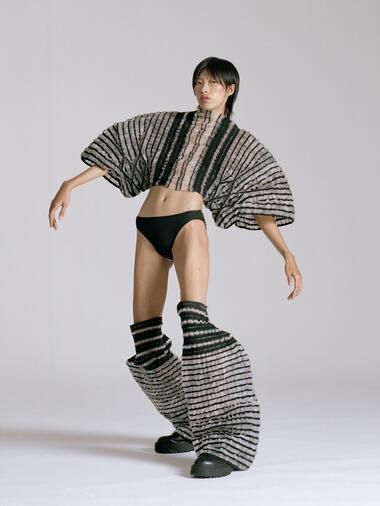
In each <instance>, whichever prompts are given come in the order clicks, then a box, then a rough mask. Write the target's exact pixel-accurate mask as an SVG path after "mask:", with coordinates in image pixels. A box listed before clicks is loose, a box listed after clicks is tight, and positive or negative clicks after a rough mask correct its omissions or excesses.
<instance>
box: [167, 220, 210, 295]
mask: <svg viewBox="0 0 380 506" xmlns="http://www.w3.org/2000/svg"><path fill="white" fill-rule="evenodd" d="M172 251H173V258H174V267H175V270H176V274H177V278H178V282H179V287H180V297H181V300H185V299H191V300H198V301H201V302H203V303H204V304H205V303H206V297H207V287H208V280H209V271H210V260H209V242H208V235H207V229H206V226H205V224H204V223H203V222H202V221H201V220H191V221H189V222H187V223H186V224H185V225H184V226H183V227H182V228H181V230H180V231H179V232H178V234H177V236H176V238H175V241H174V244H173V248H172Z"/></svg>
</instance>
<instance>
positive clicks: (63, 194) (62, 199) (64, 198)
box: [49, 181, 71, 230]
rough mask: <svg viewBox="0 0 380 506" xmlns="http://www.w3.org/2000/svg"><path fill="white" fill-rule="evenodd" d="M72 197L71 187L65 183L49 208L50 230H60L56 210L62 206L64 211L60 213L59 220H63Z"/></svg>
mask: <svg viewBox="0 0 380 506" xmlns="http://www.w3.org/2000/svg"><path fill="white" fill-rule="evenodd" d="M70 195H71V187H70V186H69V185H68V184H67V182H66V181H65V182H63V183H62V185H61V187H60V189H59V190H58V192H57V194H56V196H55V197H54V198H53V200H52V201H51V204H50V207H49V225H50V228H51V227H54V228H55V230H57V229H58V225H57V220H56V219H55V210H56V209H57V208H58V207H60V206H62V209H61V211H60V213H59V219H60V220H61V219H62V218H63V217H64V215H65V212H66V209H67V208H68V206H69V203H70Z"/></svg>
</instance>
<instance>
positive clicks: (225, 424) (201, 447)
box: [177, 300, 260, 470]
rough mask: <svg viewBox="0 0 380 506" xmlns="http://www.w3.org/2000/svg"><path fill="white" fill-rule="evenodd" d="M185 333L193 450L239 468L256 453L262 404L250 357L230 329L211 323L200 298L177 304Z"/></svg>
mask: <svg viewBox="0 0 380 506" xmlns="http://www.w3.org/2000/svg"><path fill="white" fill-rule="evenodd" d="M177 313H178V315H179V317H180V319H181V327H182V331H183V339H184V341H183V351H182V381H183V389H184V394H185V397H186V402H187V407H188V415H189V423H190V428H191V430H192V432H193V439H192V441H193V446H194V450H195V452H196V453H197V455H199V454H200V453H203V452H208V453H211V454H214V455H216V456H217V457H220V458H222V459H224V460H225V461H227V462H228V463H229V464H231V465H233V466H234V467H235V468H237V469H239V470H246V469H248V468H249V467H250V466H251V465H252V463H253V461H254V459H255V456H256V451H257V445H258V441H259V429H260V406H259V402H258V399H257V397H256V394H255V391H254V387H253V375H252V370H251V365H250V360H249V357H248V355H247V353H246V351H245V349H244V348H243V346H242V344H241V343H239V341H237V340H236V339H235V338H234V337H233V336H232V335H231V334H230V333H229V332H226V331H224V330H221V329H219V328H218V327H216V326H215V325H214V324H212V323H211V322H210V321H209V317H208V313H207V306H206V305H205V304H203V303H202V302H198V301H193V300H182V301H180V302H179V303H178V304H177Z"/></svg>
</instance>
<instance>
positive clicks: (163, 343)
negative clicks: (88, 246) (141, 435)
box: [126, 230, 192, 439]
mask: <svg viewBox="0 0 380 506" xmlns="http://www.w3.org/2000/svg"><path fill="white" fill-rule="evenodd" d="M171 265H172V261H169V260H167V259H165V258H163V257H162V256H161V255H159V253H157V251H156V250H155V248H154V247H153V246H152V244H151V243H150V242H149V241H148V240H147V239H146V238H145V237H144V236H143V234H141V233H140V231H138V230H137V242H136V254H135V271H134V292H133V313H134V322H133V323H132V324H131V325H130V329H131V333H132V337H133V339H134V342H135V347H136V354H135V355H133V356H132V357H129V358H128V359H127V361H126V365H127V366H128V368H129V370H130V372H131V373H132V375H133V377H134V379H135V380H136V382H137V384H138V385H139V386H140V388H141V389H142V390H143V391H144V393H145V394H146V395H147V397H148V398H149V399H150V400H151V402H152V403H153V404H154V406H155V407H156V409H157V410H158V411H159V412H160V413H161V414H162V415H163V416H164V417H165V418H167V419H168V420H169V421H170V422H171V423H172V424H173V425H174V427H175V428H176V430H177V431H178V432H179V433H180V434H181V435H182V436H183V437H185V438H187V439H191V438H192V434H191V430H190V428H189V423H188V414H187V406H186V402H185V399H184V395H183V391H182V379H181V361H180V359H179V357H178V356H177V355H176V354H174V353H173V352H172V351H171V344H172V343H171V340H170V339H169V338H168V337H167V336H166V334H163V333H162V330H161V327H162V311H163V307H164V303H165V298H166V292H167V282H168V272H169V269H170V267H171Z"/></svg>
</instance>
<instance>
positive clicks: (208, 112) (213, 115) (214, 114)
mask: <svg viewBox="0 0 380 506" xmlns="http://www.w3.org/2000/svg"><path fill="white" fill-rule="evenodd" d="M197 113H198V115H199V116H204V117H205V118H207V119H218V118H219V117H225V114H223V113H222V112H219V111H214V110H212V109H203V108H202V107H201V106H200V105H198V106H197Z"/></svg>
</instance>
